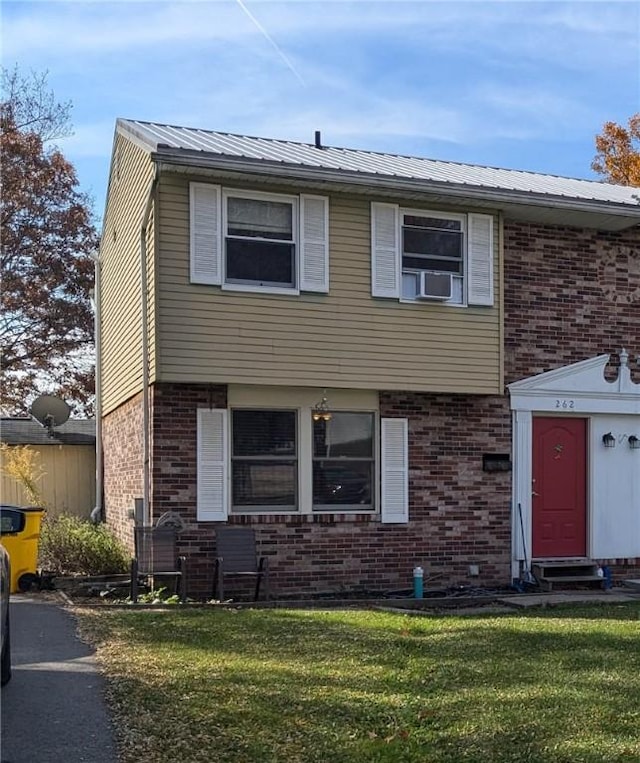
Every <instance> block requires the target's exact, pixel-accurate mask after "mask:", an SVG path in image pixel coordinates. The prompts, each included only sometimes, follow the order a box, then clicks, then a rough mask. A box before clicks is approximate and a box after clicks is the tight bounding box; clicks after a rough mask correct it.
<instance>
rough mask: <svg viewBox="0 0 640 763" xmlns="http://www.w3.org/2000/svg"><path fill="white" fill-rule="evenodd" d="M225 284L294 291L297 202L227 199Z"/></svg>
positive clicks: (277, 198) (242, 197) (295, 283)
mask: <svg viewBox="0 0 640 763" xmlns="http://www.w3.org/2000/svg"><path fill="white" fill-rule="evenodd" d="M224 201H225V213H226V214H225V218H224V219H225V231H224V247H225V282H226V283H230V284H244V285H254V286H275V287H282V288H289V289H293V288H295V287H296V285H297V274H296V236H295V231H296V230H297V203H296V201H297V200H296V199H290V198H286V197H275V196H274V197H260V198H257V197H256V198H249V197H247V196H244V195H242V196H239V195H232V192H228V194H227V195H225V200H224Z"/></svg>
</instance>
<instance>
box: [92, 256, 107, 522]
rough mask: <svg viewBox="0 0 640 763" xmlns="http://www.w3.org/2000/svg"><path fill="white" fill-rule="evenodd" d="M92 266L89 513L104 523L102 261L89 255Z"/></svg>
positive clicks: (94, 519) (93, 519)
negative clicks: (92, 480) (92, 486)
mask: <svg viewBox="0 0 640 763" xmlns="http://www.w3.org/2000/svg"><path fill="white" fill-rule="evenodd" d="M90 257H91V259H92V260H93V266H94V282H93V284H94V287H93V297H92V299H91V301H92V302H93V343H94V346H95V353H96V363H95V374H94V378H95V398H96V401H95V405H94V409H95V417H96V503H95V506H94V508H93V511H92V512H91V520H92V521H93V522H96V523H98V522H104V516H103V506H102V357H101V353H102V346H101V337H102V327H101V325H100V322H101V320H102V313H101V310H100V307H101V306H100V301H101V296H102V293H101V290H100V278H101V275H102V260H101V259H100V257H99V256H98V255H94V254H92V255H90Z"/></svg>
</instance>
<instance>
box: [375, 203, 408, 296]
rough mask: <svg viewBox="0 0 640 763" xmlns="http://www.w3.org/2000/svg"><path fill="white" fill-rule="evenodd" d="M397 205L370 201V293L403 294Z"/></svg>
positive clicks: (380, 294)
mask: <svg viewBox="0 0 640 763" xmlns="http://www.w3.org/2000/svg"><path fill="white" fill-rule="evenodd" d="M399 238H400V236H399V230H398V205H397V204H380V203H378V202H372V204H371V294H372V296H374V297H389V298H390V299H399V297H400V256H401V255H400V241H399Z"/></svg>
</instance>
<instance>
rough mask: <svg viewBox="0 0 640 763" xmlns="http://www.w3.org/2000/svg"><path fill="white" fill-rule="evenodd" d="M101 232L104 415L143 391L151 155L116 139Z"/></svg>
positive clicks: (151, 304)
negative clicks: (144, 229)
mask: <svg viewBox="0 0 640 763" xmlns="http://www.w3.org/2000/svg"><path fill="white" fill-rule="evenodd" d="M113 156H114V158H113V162H112V169H111V176H110V180H109V193H108V199H107V212H106V215H105V221H104V226H103V231H102V242H101V246H100V257H101V261H102V265H101V267H102V283H101V315H102V337H101V338H102V392H103V394H102V406H103V414H107V413H109V411H111V410H113V409H114V408H117V407H118V406H119V405H121V404H122V403H123V402H125V400H127V399H129V398H130V397H131V396H132V395H134V394H136V393H137V392H138V391H140V390H141V389H142V318H141V312H142V311H141V301H140V293H141V292H140V289H141V279H140V231H141V226H142V222H143V215H144V210H145V205H146V203H147V195H148V192H149V187H150V183H151V179H152V176H153V164H152V162H151V159H150V158H149V155H148V153H147V152H145V151H144V150H143V149H141V148H138V146H136V145H135V144H133V143H131V142H130V141H128V140H125V139H124V138H123V137H122V136H120V135H118V136H117V138H116V142H115V146H114V154H113ZM153 252H154V236H153V228H152V226H150V227H149V235H148V236H147V254H148V260H147V261H148V267H147V281H148V289H149V292H148V300H147V305H148V313H149V315H148V319H149V320H148V325H149V358H150V378H151V379H153V377H154V371H155V341H154V335H155V268H154V258H153Z"/></svg>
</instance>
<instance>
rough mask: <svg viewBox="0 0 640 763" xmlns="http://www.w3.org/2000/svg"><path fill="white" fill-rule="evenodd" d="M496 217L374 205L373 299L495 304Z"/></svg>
mask: <svg viewBox="0 0 640 763" xmlns="http://www.w3.org/2000/svg"><path fill="white" fill-rule="evenodd" d="M493 228H494V218H493V217H492V216H491V215H485V214H479V213H475V212H470V213H468V214H453V213H451V214H449V213H443V212H434V211H432V210H417V209H400V207H399V206H398V205H397V204H388V203H384V202H372V204H371V295H372V296H373V297H383V298H385V299H396V300H398V299H402V300H411V301H415V302H417V303H423V304H425V303H427V304H428V303H429V302H431V303H435V304H437V303H441V304H446V305H454V306H455V305H463V306H466V305H486V306H493V304H494V293H493V286H494V274H493V263H494V259H495V258H496V251H495V247H494V242H493Z"/></svg>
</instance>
